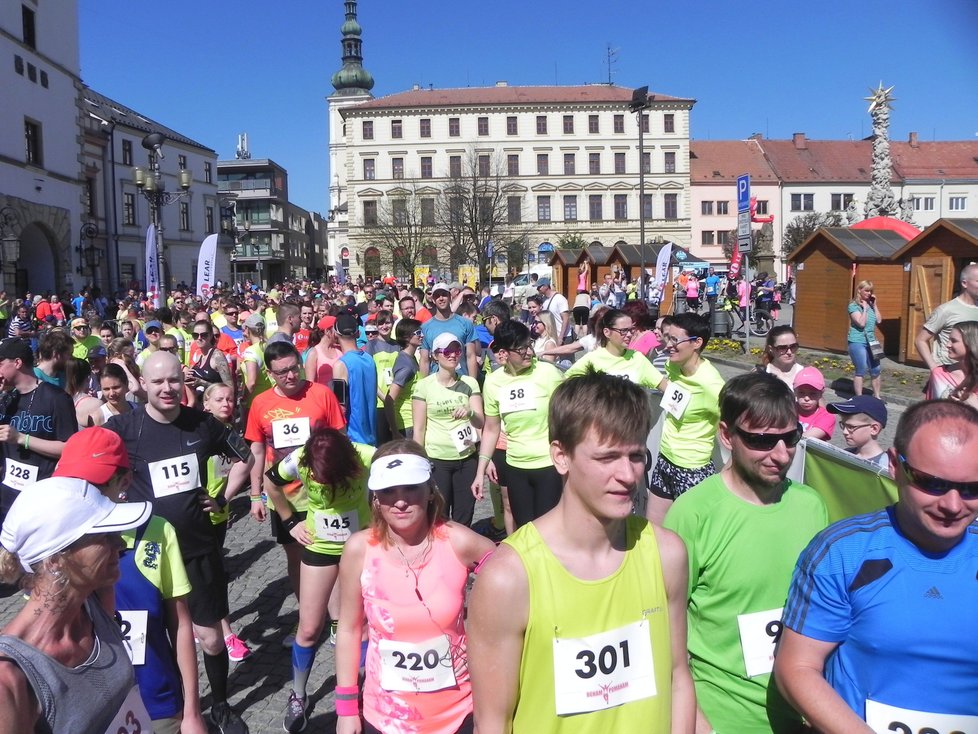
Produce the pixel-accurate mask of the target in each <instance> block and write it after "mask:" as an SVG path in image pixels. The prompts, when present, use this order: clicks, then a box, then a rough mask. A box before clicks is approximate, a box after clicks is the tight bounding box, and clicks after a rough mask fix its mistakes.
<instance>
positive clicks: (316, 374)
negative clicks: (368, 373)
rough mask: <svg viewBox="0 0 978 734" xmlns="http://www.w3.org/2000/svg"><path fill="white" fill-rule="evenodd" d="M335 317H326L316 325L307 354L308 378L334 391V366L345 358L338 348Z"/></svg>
mask: <svg viewBox="0 0 978 734" xmlns="http://www.w3.org/2000/svg"><path fill="white" fill-rule="evenodd" d="M335 323H336V317H335V316H324V317H323V318H321V319H320V320H319V323H318V324H316V330H314V331H313V333H312V335H311V336H310V337H309V344H310V346H309V349H308V350H307V351H306V354H305V360H306V364H305V368H306V378H307V379H310V380H312V381H313V382H318V383H319V384H320V385H325V386H326V387H328V388H330V389H333V365H334V364H336V363H337V362H338V361H339V359H340V357H342V356H343V352H341V351H340V350H339V349H338V348H337V347H336V332H334V331H333V325H334V324H335Z"/></svg>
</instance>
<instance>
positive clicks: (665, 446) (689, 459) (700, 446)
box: [659, 359, 723, 469]
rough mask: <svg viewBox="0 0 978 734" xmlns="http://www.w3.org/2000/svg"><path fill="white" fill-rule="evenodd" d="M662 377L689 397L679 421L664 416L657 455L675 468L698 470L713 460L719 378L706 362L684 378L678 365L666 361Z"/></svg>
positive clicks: (720, 378) (669, 415) (670, 416)
mask: <svg viewBox="0 0 978 734" xmlns="http://www.w3.org/2000/svg"><path fill="white" fill-rule="evenodd" d="M666 377H668V378H669V384H670V385H672V384H673V383H675V384H677V385H679V386H680V387H682V388H683V389H684V390H688V391H689V392H690V393H691V396H690V401H689V404H688V405H687V406H686V410H685V411H684V412H683V414H682V417H681V418H680V419H679V420H677V419H676V418H674V417H673V416H672V415H671V414H669V413H667V414H666V422H665V425H663V427H662V442H661V443H660V446H659V452H660V453H661V454H662V455H663V456H664V457H666V458H667V459H668V460H669V461H671V462H672V463H673V464H675V465H676V466H681V467H683V468H685V469H699V468H700V467H702V466H706V465H707V464H709V463H710V461H712V460H713V444H714V442H715V441H716V436H717V423H719V421H720V390H721V389H722V388H723V377H722V376H721V375H720V373H719V372H717V368H716V367H714V366H713V365H712V364H710V361H709V360H707V359H704V360H702V361H701V362H700V366H699V367H698V368H697V370H696V372H695V373H694V374H692V375H684V374H683V373H682V370H681V369H680V368H679V366H678V365H676V364H675V363H674V362H667V363H666ZM666 390H667V391H668V388H666Z"/></svg>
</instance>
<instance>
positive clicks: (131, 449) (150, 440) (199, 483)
mask: <svg viewBox="0 0 978 734" xmlns="http://www.w3.org/2000/svg"><path fill="white" fill-rule="evenodd" d="M139 381H140V383H141V384H142V387H143V389H144V390H146V396H147V401H148V402H147V404H146V405H145V406H142V407H140V408H136V409H135V410H131V411H129V412H128V413H125V414H122V415H116V416H113V417H112V418H110V419H109V420H108V421H106V423H105V427H106V428H108V429H109V430H112V431H115V432H116V433H118V434H119V436H120V437H121V438H122V441H123V443H124V444H125V446H126V451H127V452H128V453H129V460H130V462H131V463H132V470H133V482H132V487H131V488H130V489H129V492H128V496H129V499H132V500H144V501H148V502H152V503H153V512H154V514H156V515H159V516H161V517H163V518H164V519H166V520H168V521H169V522H170V523H171V524H172V525H173V526H174V528H176V531H177V537H179V539H180V551H181V555H182V556H183V561H184V565H185V566H186V568H187V577H188V579H189V580H190V583H191V586H192V589H191V592H190V595H189V596H188V598H187V601H188V605H189V607H190V617H191V619H192V620H193V623H194V633H195V634H196V636H197V639H199V640H200V647H201V650H202V652H203V653H204V671H205V672H206V673H207V679H208V682H209V683H210V685H211V690H212V691H213V694H214V703H213V705H212V706H211V711H210V719H211V721H212V722H213V723H214V724H215V726H217V727H218V728H219V729H220V730H221V731H222V732H247V731H248V727H247V726H246V725H245V723H244V721H242V719H241V717H240V716H238V714H237V713H236V712H235V711H233V710H232V709H231V707H230V706H229V705H228V702H227V697H228V695H227V691H228V668H229V661H228V651H227V646H226V645H225V643H224V636H223V634H222V630H221V620H222V619H223V618H224V617H226V616H227V615H228V612H229V609H228V585H227V576H226V575H225V572H224V563H223V560H222V558H221V544H220V540H219V539H218V535H217V532H216V530H215V528H216V526H215V525H214V524H213V523H211V520H210V516H209V513H210V512H214V511H216V510H218V509H219V508H221V507H224V506H225V505H226V504H227V498H225V497H224V496H218V497H217V498H216V499H212V498H211V497H210V496H209V495H208V494H207V491H206V489H205V487H206V486H207V463H208V461H207V460H208V459H209V458H210V457H212V456H216V455H218V454H224V455H225V456H229V457H234V458H238V459H240V460H241V461H245V462H250V461H251V453H250V452H249V451H248V448H247V446H245V443H244V441H243V440H242V438H241V437H240V436H239V435H238V434H236V433H234V432H233V431H232V430H231V429H230V428H228V427H226V426H224V425H223V424H222V423H220V421H218V420H217V419H216V418H215V417H214V416H212V415H210V414H209V413H205V412H204V411H202V410H197V409H196V408H190V407H187V406H182V405H180V398H181V397H182V395H183V365H182V364H181V363H180V360H179V359H178V358H177V356H176V355H175V354H171V353H170V352H165V351H158V352H154V353H153V354H152V355H150V357H149V358H148V359H147V360H146V363H145V364H144V365H143V371H142V376H141V377H140V378H139Z"/></svg>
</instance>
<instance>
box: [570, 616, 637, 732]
mask: <svg viewBox="0 0 978 734" xmlns="http://www.w3.org/2000/svg"><path fill="white" fill-rule="evenodd" d="M553 649H554V693H555V701H556V704H557V715H558V716H565V715H567V714H582V713H586V712H588V711H600V710H602V709H607V708H611V707H613V706H620V705H621V704H623V703H629V702H631V701H639V700H641V699H643V698H649V697H651V696H654V695H656V688H655V670H654V668H653V665H652V640H651V639H650V637H649V623H648V622H647V621H645V620H642V621H641V622H634V623H632V624H628V625H625V626H624V627H619V628H618V629H615V630H611V631H610V632H602V633H599V634H596V635H591V636H589V637H578V638H570V637H557V638H555V639H554V642H553Z"/></svg>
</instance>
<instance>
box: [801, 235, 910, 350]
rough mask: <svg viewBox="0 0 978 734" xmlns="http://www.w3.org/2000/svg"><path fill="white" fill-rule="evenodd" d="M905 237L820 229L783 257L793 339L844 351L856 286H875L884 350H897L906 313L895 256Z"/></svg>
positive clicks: (901, 272)
mask: <svg viewBox="0 0 978 734" xmlns="http://www.w3.org/2000/svg"><path fill="white" fill-rule="evenodd" d="M907 241H908V237H907V233H901V232H896V231H893V230H892V229H852V228H849V227H821V228H820V229H818V230H816V231H815V232H813V233H812V235H811V236H810V237H809V238H808V239H807V240H805V241H804V242H803V243H802V244H800V245H799V246H798V247H797V248H795V250H794V252H792V253H791V254H790V255H789V256H788V262H789V263H790V264H791V265H792V267H793V269H794V273H795V281H796V284H797V285H796V298H797V300H796V302H795V308H794V328H795V331H796V332H797V334H798V343H799V344H801V345H802V346H803V347H808V348H809V349H822V350H826V351H831V352H842V353H845V352H846V351H847V339H846V336H847V334H848V330H849V316H848V305H849V302H850V301H851V300H852V296H853V293H854V291H855V284H856V283H858V282H859V281H862V280H869V281H872V282H873V285H874V286H875V293H876V297H877V299H878V302H879V308H880V312H881V313H882V314H883V323H882V324H881V325H880V334H879V336H880V337H881V341H882V343H883V348H884V349H885V350H886V353H887V354H889V355H893V356H896V355H897V353H898V352H899V351H900V335H901V333H902V331H903V322H904V319H905V315H904V314H905V311H906V288H905V287H904V277H903V276H904V273H903V265H902V263H901V262H899V261H895V260H894V259H893V258H894V255H895V254H896V253H897V252H898V251H899V250H900V249H901V248H903V247H904V246H905V245H906V244H907Z"/></svg>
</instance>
